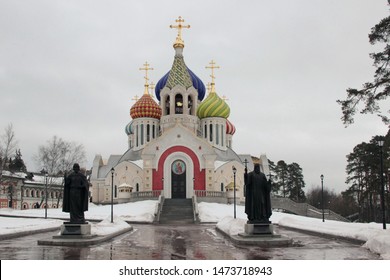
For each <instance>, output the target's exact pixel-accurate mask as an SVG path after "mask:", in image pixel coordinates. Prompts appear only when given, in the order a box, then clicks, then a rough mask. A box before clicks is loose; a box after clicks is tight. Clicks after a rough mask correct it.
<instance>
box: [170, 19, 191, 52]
mask: <svg viewBox="0 0 390 280" xmlns="http://www.w3.org/2000/svg"><path fill="white" fill-rule="evenodd" d="M175 21H176V22H177V23H178V24H177V25H172V24H171V25H170V26H169V27H170V28H176V29H177V37H176V42H175V43H174V44H173V47H176V46H179V47H182V48H183V47H184V41H183V39H182V38H181V30H182V29H183V28H190V27H191V26H190V25H182V23H184V19H182V17H181V16H179V18H178V19H176V20H175Z"/></svg>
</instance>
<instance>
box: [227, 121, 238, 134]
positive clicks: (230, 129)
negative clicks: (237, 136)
mask: <svg viewBox="0 0 390 280" xmlns="http://www.w3.org/2000/svg"><path fill="white" fill-rule="evenodd" d="M234 133H236V127H235V126H234V125H233V124H232V123H231V122H230V121H229V120H226V134H230V135H233V134H234Z"/></svg>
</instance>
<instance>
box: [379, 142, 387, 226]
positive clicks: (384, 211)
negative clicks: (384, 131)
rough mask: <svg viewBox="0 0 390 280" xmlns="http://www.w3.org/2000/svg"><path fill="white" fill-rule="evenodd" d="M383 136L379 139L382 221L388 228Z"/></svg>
mask: <svg viewBox="0 0 390 280" xmlns="http://www.w3.org/2000/svg"><path fill="white" fill-rule="evenodd" d="M383 144H384V141H383V138H381V139H380V140H379V141H378V145H379V147H380V148H381V150H380V151H381V208H382V223H383V229H386V210H385V184H384V178H383Z"/></svg>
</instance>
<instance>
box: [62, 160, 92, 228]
mask: <svg viewBox="0 0 390 280" xmlns="http://www.w3.org/2000/svg"><path fill="white" fill-rule="evenodd" d="M88 194H89V183H88V181H87V177H85V175H84V174H82V173H81V172H80V166H79V164H78V163H75V164H74V165H73V172H72V173H70V174H69V175H68V176H66V177H65V184H64V200H63V203H62V212H68V213H70V223H71V224H85V223H86V222H85V217H84V211H88Z"/></svg>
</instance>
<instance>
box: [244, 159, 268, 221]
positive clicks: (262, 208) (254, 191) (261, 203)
mask: <svg viewBox="0 0 390 280" xmlns="http://www.w3.org/2000/svg"><path fill="white" fill-rule="evenodd" d="M244 181H245V186H246V192H245V213H246V214H247V216H248V222H247V223H248V224H261V223H270V221H269V218H270V217H271V214H272V210H271V196H270V195H271V184H270V183H269V182H268V181H267V178H266V177H265V174H264V173H262V172H261V171H260V165H259V164H258V163H256V164H255V166H254V171H252V172H250V173H249V174H248V172H247V169H246V168H245V174H244Z"/></svg>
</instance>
